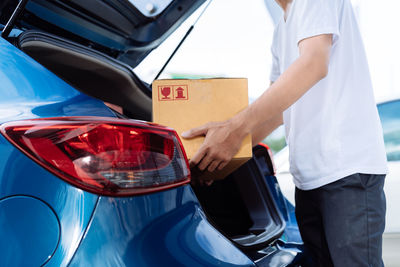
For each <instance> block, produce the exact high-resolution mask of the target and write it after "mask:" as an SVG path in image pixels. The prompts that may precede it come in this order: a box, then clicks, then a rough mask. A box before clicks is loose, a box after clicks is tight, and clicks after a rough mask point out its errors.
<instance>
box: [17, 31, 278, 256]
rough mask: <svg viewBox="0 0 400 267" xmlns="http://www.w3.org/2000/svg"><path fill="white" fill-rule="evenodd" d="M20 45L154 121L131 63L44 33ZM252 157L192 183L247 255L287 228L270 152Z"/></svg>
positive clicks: (130, 112)
mask: <svg viewBox="0 0 400 267" xmlns="http://www.w3.org/2000/svg"><path fill="white" fill-rule="evenodd" d="M17 45H18V46H19V47H20V49H21V50H23V51H24V52H25V53H27V54H28V55H30V56H31V57H32V58H34V59H35V60H37V61H38V62H39V63H41V64H42V65H44V66H45V67H46V68H48V69H49V70H51V71H52V72H54V73H55V74H56V75H57V76H59V77H61V78H62V79H64V80H65V81H67V82H68V83H69V84H71V85H72V86H74V87H75V88H77V89H79V90H80V91H82V92H84V93H86V94H88V95H91V96H93V97H96V98H98V99H100V100H103V101H106V102H110V103H112V104H116V105H119V106H122V107H123V109H124V113H125V115H127V116H128V117H130V118H133V119H141V120H147V121H151V90H150V89H149V86H148V85H146V84H144V83H143V82H142V81H141V80H140V79H139V78H138V77H137V76H136V75H135V73H134V72H133V70H132V68H131V67H130V66H128V65H126V64H124V63H121V62H119V61H117V60H115V59H114V58H111V57H109V56H106V55H104V54H102V53H100V52H97V51H95V50H91V49H90V48H87V47H84V46H81V45H78V44H76V43H73V42H71V41H68V40H64V39H61V38H59V37H56V36H52V35H49V34H47V33H42V32H34V31H27V32H25V33H23V34H21V35H20V37H19V38H18V44H17ZM253 155H254V156H253V158H252V159H251V160H250V161H249V162H248V163H246V164H245V165H243V166H242V167H240V168H239V169H238V170H236V171H235V172H234V173H233V174H231V175H229V176H228V177H227V178H226V179H224V180H221V181H217V182H214V183H213V184H212V185H211V186H193V190H194V192H195V193H196V195H197V197H198V199H199V201H200V203H201V205H202V207H203V210H204V211H205V213H206V215H207V217H208V219H209V221H210V222H211V223H212V224H213V225H214V226H215V227H216V228H217V229H218V230H219V231H220V232H221V233H223V234H224V235H225V236H226V237H227V238H229V239H230V240H232V241H233V242H234V243H235V244H236V245H237V246H238V247H239V248H240V249H241V250H243V251H245V252H246V253H248V255H250V254H251V251H253V252H254V251H258V250H260V249H265V248H266V247H268V245H269V244H271V243H272V242H273V241H274V240H276V239H277V238H278V237H279V236H280V235H281V234H282V233H283V231H284V228H285V220H284V219H283V218H282V215H281V213H280V211H279V209H278V208H277V204H276V203H275V201H274V197H273V194H274V193H273V192H272V191H271V189H270V188H271V186H272V187H274V186H275V187H276V186H277V183H276V179H275V177H274V176H273V173H272V172H273V171H272V162H271V159H270V157H269V154H268V151H267V149H266V148H264V147H262V146H256V147H255V148H254V151H253ZM274 179H275V180H274ZM253 259H254V257H253ZM254 260H256V259H254Z"/></svg>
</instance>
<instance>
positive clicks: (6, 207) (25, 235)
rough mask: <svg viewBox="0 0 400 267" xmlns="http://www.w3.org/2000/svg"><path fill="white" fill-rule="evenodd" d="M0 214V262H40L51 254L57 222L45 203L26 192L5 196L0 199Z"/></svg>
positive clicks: (55, 239) (2, 263) (56, 238)
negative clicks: (19, 194)
mask: <svg viewBox="0 0 400 267" xmlns="http://www.w3.org/2000/svg"><path fill="white" fill-rule="evenodd" d="M0 214H1V215H0V229H1V230H2V234H1V239H0V251H1V255H2V257H0V266H28V265H31V266H40V265H43V264H44V263H45V262H46V261H47V260H48V259H49V258H50V257H51V256H52V255H53V253H54V251H55V249H56V248H57V245H58V241H59V237H60V225H59V223H58V219H57V216H56V215H55V213H54V212H53V211H52V209H51V208H50V207H49V206H48V205H47V204H45V203H44V202H42V201H40V200H38V199H36V198H32V197H28V196H12V197H7V198H4V199H2V200H0ZM42 236H46V238H42Z"/></svg>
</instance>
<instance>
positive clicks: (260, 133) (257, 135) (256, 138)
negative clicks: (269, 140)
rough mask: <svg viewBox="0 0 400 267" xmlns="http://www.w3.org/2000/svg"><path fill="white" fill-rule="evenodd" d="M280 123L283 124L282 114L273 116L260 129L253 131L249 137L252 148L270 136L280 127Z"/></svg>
mask: <svg viewBox="0 0 400 267" xmlns="http://www.w3.org/2000/svg"><path fill="white" fill-rule="evenodd" d="M282 123H283V116H282V114H279V115H278V116H275V117H274V118H272V119H271V120H269V121H267V122H266V123H265V124H264V125H262V126H261V127H259V128H257V129H256V130H254V132H253V133H252V135H251V137H252V143H253V146H255V145H257V144H258V143H260V142H261V141H262V140H264V138H265V137H267V136H268V135H270V134H271V133H272V132H273V131H274V130H275V129H276V128H278V127H279V126H280V125H282Z"/></svg>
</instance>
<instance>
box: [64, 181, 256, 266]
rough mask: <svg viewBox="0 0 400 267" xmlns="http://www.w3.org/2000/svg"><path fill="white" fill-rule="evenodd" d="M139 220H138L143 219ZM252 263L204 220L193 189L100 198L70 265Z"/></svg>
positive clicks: (215, 264) (186, 187) (220, 264)
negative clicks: (79, 247)
mask: <svg viewBox="0 0 400 267" xmlns="http://www.w3.org/2000/svg"><path fill="white" fill-rule="evenodd" d="M139 218H140V219H139ZM81 265H82V266H88V265H92V266H250V265H253V263H252V262H251V261H250V260H249V259H248V258H247V257H246V256H245V255H244V254H243V253H242V252H241V251H239V250H238V249H237V248H236V247H235V246H233V245H232V243H231V242H229V241H228V240H227V239H226V238H225V237H223V236H222V235H221V234H220V233H218V232H217V231H216V230H215V229H214V228H213V227H212V226H211V225H210V224H209V223H208V222H207V220H206V219H205V216H204V214H203V213H202V211H201V210H200V207H199V204H198V202H197V199H196V197H195V196H194V193H193V191H192V190H191V187H190V186H188V185H186V186H183V187H180V188H177V189H174V190H169V191H164V192H159V193H155V194H151V195H145V196H138V197H130V198H112V197H101V199H100V201H99V206H98V208H97V209H96V212H95V214H94V218H93V221H92V223H91V225H90V228H89V230H88V232H87V234H86V236H85V239H84V240H83V242H82V245H81V249H80V250H79V251H78V252H77V254H76V255H75V257H74V259H73V261H72V264H71V266H81Z"/></svg>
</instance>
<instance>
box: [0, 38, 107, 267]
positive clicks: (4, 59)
mask: <svg viewBox="0 0 400 267" xmlns="http://www.w3.org/2000/svg"><path fill="white" fill-rule="evenodd" d="M0 95H1V98H0V123H3V122H6V121H10V120H13V121H14V120H19V119H27V118H39V117H56V116H78V115H93V116H96V115H98V116H113V113H112V112H111V111H110V110H109V109H108V108H107V107H106V106H105V105H104V104H103V103H102V102H101V101H98V100H96V99H93V98H90V97H88V96H86V95H84V94H81V93H80V92H78V91H77V90H75V89H74V88H72V87H71V86H69V85H68V84H66V83H65V82H64V81H62V80H61V79H59V78H58V77H57V76H55V75H54V74H53V73H51V72H50V71H48V70H47V69H45V68H44V67H42V66H41V65H40V64H39V63H37V62H36V61H34V60H33V59H31V58H30V57H28V56H27V55H25V54H24V53H22V52H21V51H20V50H18V49H17V48H15V47H14V46H12V45H11V44H9V43H8V42H7V41H5V40H4V39H2V38H0ZM13 195H27V196H33V197H35V198H38V199H40V200H42V201H43V202H45V203H47V204H48V205H49V206H50V207H52V208H53V210H54V212H55V213H56V215H57V216H58V217H59V220H60V226H61V233H62V234H61V238H60V242H59V245H58V247H57V249H56V251H55V253H54V255H53V257H52V258H51V259H50V261H49V262H48V264H47V266H65V265H66V264H67V263H68V262H69V260H70V259H71V258H72V256H73V254H74V252H75V250H76V248H77V247H78V245H79V242H80V240H81V238H82V236H83V233H84V231H85V229H86V226H87V225H88V223H89V221H90V218H91V215H92V212H93V209H94V207H95V206H96V203H97V199H98V196H96V195H93V194H90V193H87V192H84V191H82V190H80V189H77V188H75V187H73V186H71V185H69V184H67V183H65V182H64V181H62V180H61V179H59V178H57V177H56V176H54V175H52V174H51V173H49V172H48V171H46V170H45V169H43V168H42V167H40V166H39V165H37V164H36V163H34V162H33V161H32V160H31V159H29V158H28V157H27V156H25V155H24V154H23V153H22V152H20V151H19V150H18V149H16V148H15V147H14V146H13V145H11V144H10V143H9V142H8V141H7V140H6V139H5V138H4V137H3V136H2V135H0V198H5V197H8V196H13ZM26 208H28V207H26ZM18 212H20V213H24V212H27V211H24V210H23V209H21V210H19V211H18ZM1 216H2V215H1V214H0V220H2V219H4V217H3V218H2V217H1ZM16 216H17V214H16ZM0 229H1V228H0ZM0 235H1V236H2V234H0ZM41 238H43V239H47V238H49V239H51V236H47V234H45V235H43V236H42V237H41ZM31 249H32V253H35V252H38V251H36V250H35V249H37V250H40V247H39V246H34V245H32V247H31Z"/></svg>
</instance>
